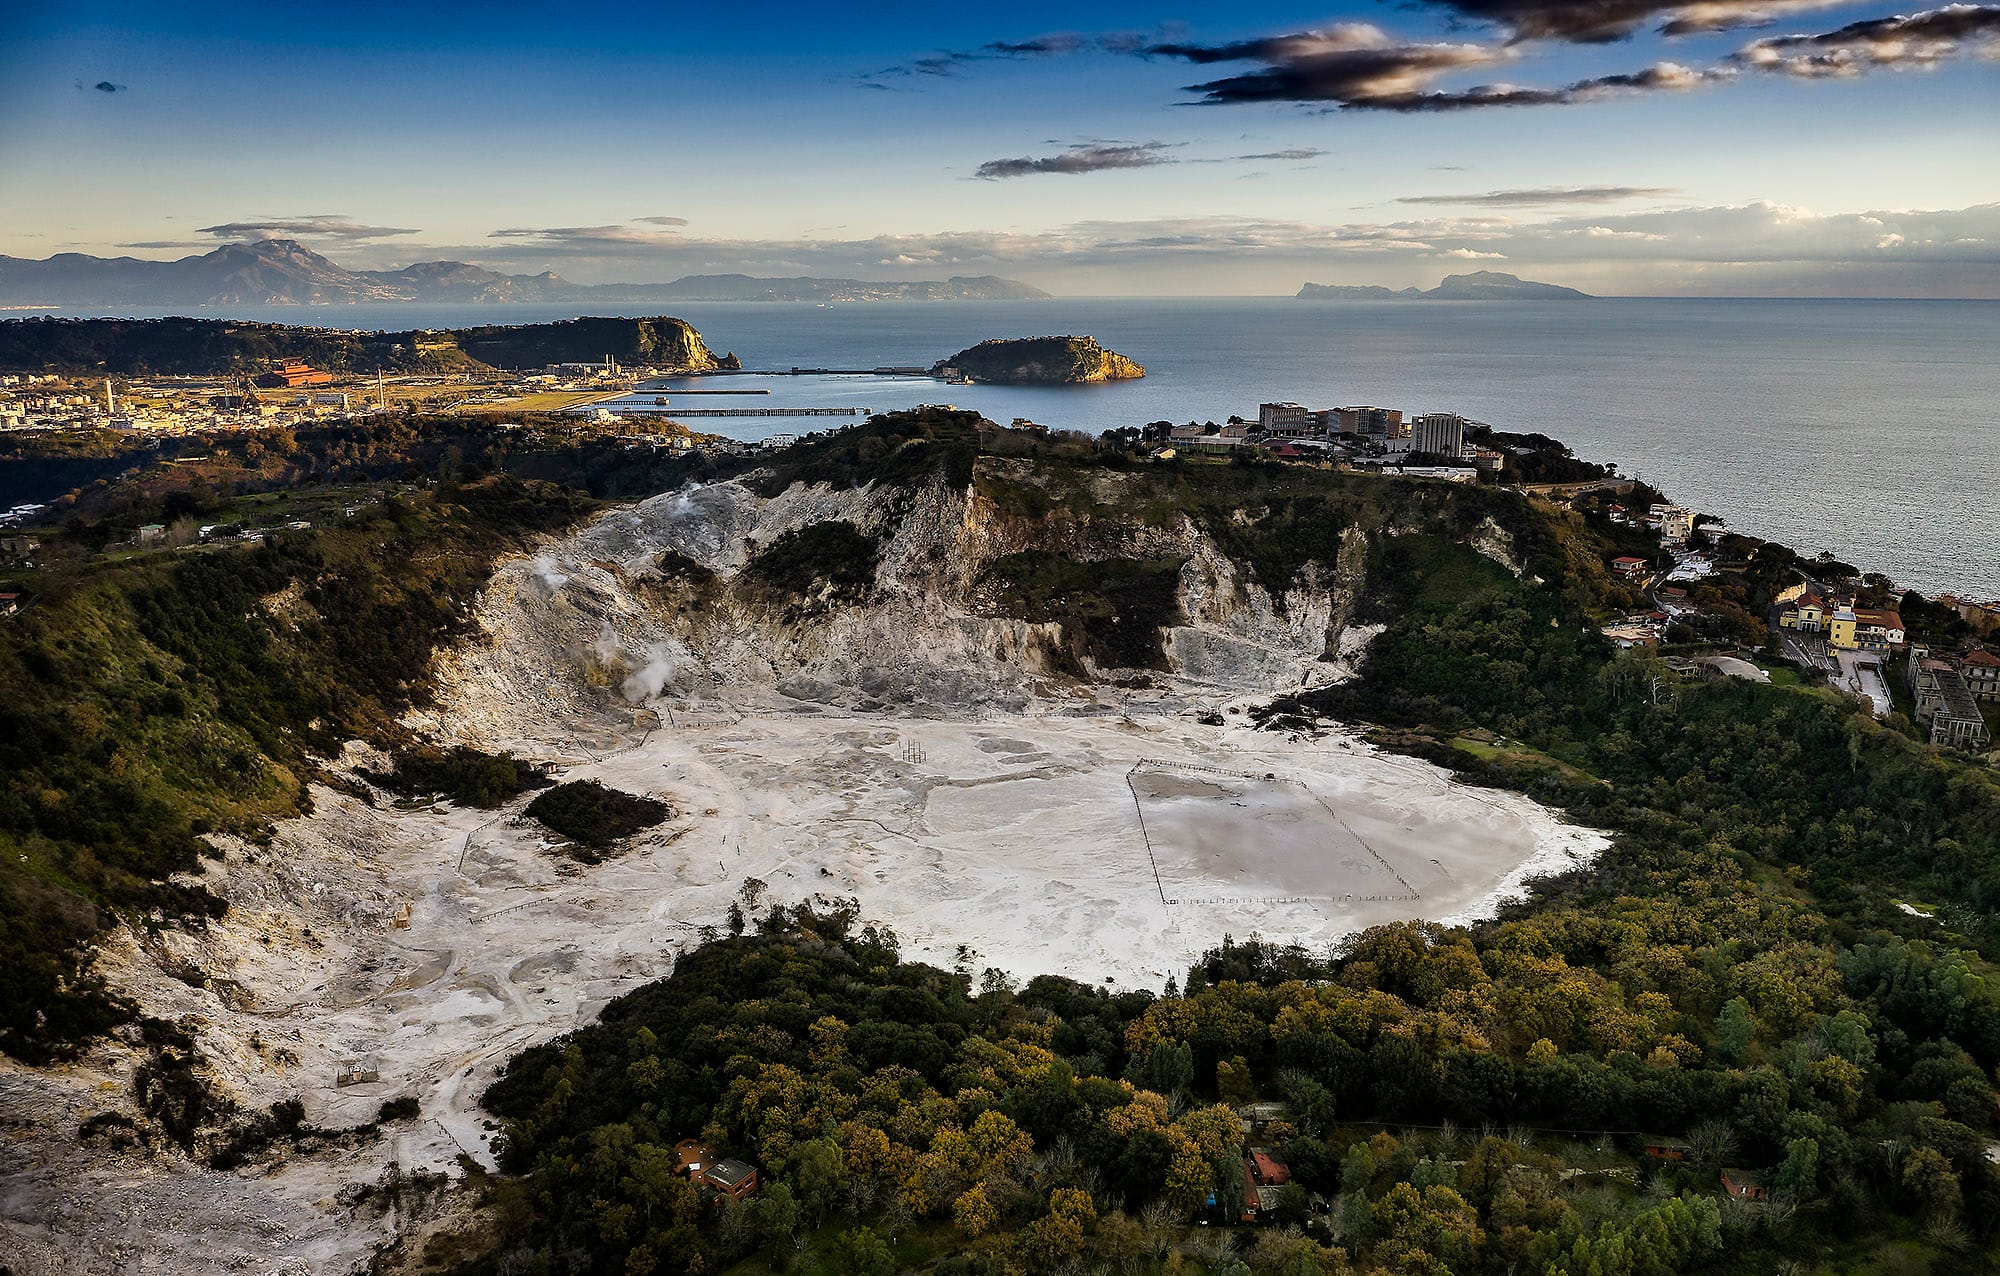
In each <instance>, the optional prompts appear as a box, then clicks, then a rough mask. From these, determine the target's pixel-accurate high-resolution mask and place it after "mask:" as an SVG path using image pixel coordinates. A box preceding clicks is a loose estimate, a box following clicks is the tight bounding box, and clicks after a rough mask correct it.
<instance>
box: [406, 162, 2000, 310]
mask: <svg viewBox="0 0 2000 1276" xmlns="http://www.w3.org/2000/svg"><path fill="white" fill-rule="evenodd" d="M1575 189H1578V190H1582V191H1585V192H1586V193H1587V194H1586V196H1585V199H1586V201H1587V200H1588V199H1590V198H1593V197H1594V194H1592V193H1593V192H1595V191H1598V190H1602V191H1605V192H1615V191H1633V192H1649V191H1651V190H1653V189H1654V188H1646V187H1605V188H1575ZM1491 194H1494V195H1498V196H1502V197H1503V198H1502V199H1500V200H1497V201H1494V202H1491V203H1485V204H1481V203H1473V204H1471V205H1470V207H1469V209H1468V211H1467V212H1466V213H1464V214H1462V215H1453V214H1448V213H1446V214H1440V215H1437V216H1417V217H1412V218H1407V219H1385V220H1378V221H1347V222H1327V223H1316V222H1299V221H1286V220H1279V219H1269V218H1258V217H1196V218H1154V219H1142V220H1129V221H1081V222H1074V223H1070V224H1068V225H1063V226H1057V227H1053V228H1049V229H1046V230H1039V231H997V230H955V231H942V232H938V233H932V234H908V235H878V236H870V237H861V238H811V237H806V238H795V239H729V238H709V237H696V236H687V235H680V234H675V233H671V232H662V231H653V230H644V229H641V228H637V227H608V228H607V227H550V228H539V229H529V228H511V229H508V230H504V231H496V232H494V234H493V235H492V237H490V238H489V239H488V240H487V241H486V242H485V243H483V244H475V245H453V246H437V247H435V248H430V249H426V251H428V252H435V253H437V254H438V255H444V256H455V257H463V258H466V259H470V260H478V261H481V262H482V263H483V264H487V265H492V266H496V267H497V266H502V265H504V266H505V267H506V268H509V269H541V268H544V267H546V266H549V265H551V264H554V263H558V262H559V263H561V265H562V268H563V269H562V273H563V274H565V275H566V276H568V277H570V278H577V279H585V280H588V279H599V280H604V281H634V280H646V279H670V278H674V277H676V276H678V275H682V274H698V273H710V272H720V271H742V272H744V273H749V274H786V275H790V274H815V275H839V276H861V277H875V278H883V277H896V278H916V277H931V278H935V277H939V276H941V275H946V274H985V273H1003V274H1010V275H1017V276H1019V277H1022V278H1025V279H1027V280H1028V281H1029V282H1034V283H1039V284H1041V285H1042V286H1044V287H1048V288H1050V289H1051V290H1052V291H1059V292H1060V291H1083V290H1085V289H1086V288H1089V287H1094V288H1098V289H1100V290H1109V291H1118V290H1120V289H1121V288H1122V289H1124V290H1129V289H1130V288H1131V287H1132V285H1133V283H1134V282H1138V281H1144V282H1145V283H1148V284H1155V283H1156V282H1157V281H1171V282H1172V284H1173V286H1174V287H1175V288H1176V289H1177V290H1179V291H1201V290H1204V289H1206V290H1209V291H1264V292H1273V291H1290V290H1291V288H1295V287H1296V286H1297V281H1298V279H1302V278H1306V277H1311V276H1312V274H1313V272H1318V273H1319V274H1320V275H1325V274H1328V273H1332V272H1336V271H1340V270H1343V269H1345V270H1348V271H1350V272H1352V271H1361V272H1365V273H1369V274H1371V275H1372V276H1373V277H1374V278H1377V279H1380V280H1382V281H1385V282H1397V281H1401V282H1411V281H1414V280H1416V279H1418V278H1422V277H1425V276H1426V275H1427V274H1432V273H1435V268H1434V267H1432V268H1430V269H1429V270H1426V269H1425V263H1446V262H1454V261H1472V260H1500V259H1503V258H1504V259H1505V260H1507V261H1508V262H1509V263H1510V264H1509V266H1508V267H1507V268H1508V269H1510V270H1515V271H1517V272H1521V273H1532V272H1534V271H1536V270H1542V269H1546V270H1548V271H1549V272H1550V273H1551V274H1552V275H1553V276H1554V277H1555V278H1556V279H1557V281H1559V282H1577V281H1578V280H1579V279H1581V280H1583V281H1584V282H1595V283H1597V284H1599V285H1600V287H1601V288H1602V290H1604V291H1614V292H1615V291H1629V290H1630V289H1631V286H1630V285H1626V284H1623V283H1621V280H1627V279H1643V280H1647V281H1650V282H1648V283H1645V284H1643V285H1639V286H1641V287H1645V288H1650V289H1653V290H1656V291H1677V290H1679V287H1680V283H1681V281H1684V280H1695V279H1700V278H1708V279H1714V278H1722V277H1729V278H1749V277H1750V276H1749V275H1745V273H1744V272H1746V271H1748V272H1752V273H1753V274H1754V278H1755V281H1756V283H1755V286H1754V287H1752V286H1749V285H1745V290H1746V291H1751V292H1757V291H1777V292H1786V291H1813V290H1815V289H1817V290H1819V291H1821V292H1822V293H1825V292H1826V290H1827V289H1829V288H1832V287H1833V286H1834V285H1833V284H1832V283H1830V282H1829V281H1834V280H1838V279H1842V278H1856V277H1861V276H1862V275H1865V277H1866V279H1867V280H1868V281H1869V282H1868V284H1867V286H1868V288H1870V289H1871V290H1872V291H1873V292H1874V293H1875V294H1876V295H1923V294H1925V293H1927V292H1942V293H1945V294H1948V295H2000V204H1985V205H1978V206H1974V207H1971V208H1963V209H1955V210H1876V211H1870V212H1848V213H1820V212H1815V211H1812V210H1808V209H1802V208H1797V207H1793V206H1790V205H1784V204H1776V203H1768V202H1759V203H1750V204H1741V205H1721V206H1712V207H1704V208H1676V209H1661V210H1655V211H1633V212H1616V211H1612V210H1611V209H1609V208H1592V207H1589V206H1588V203H1587V202H1586V203H1585V204H1583V205H1581V206H1579V207H1578V208H1577V209H1576V211H1571V212H1559V213H1558V214H1557V215H1555V216H1551V217H1545V218H1534V217H1528V218H1519V217H1515V216H1510V215H1508V210H1509V209H1510V208H1526V207H1528V206H1529V205H1527V204H1525V203H1520V202H1510V201H1512V200H1513V199H1514V197H1520V198H1521V199H1526V198H1553V197H1554V195H1555V194H1561V192H1555V193H1553V194H1552V193H1551V192H1505V191H1502V192H1491ZM1412 198H1414V199H1424V198H1428V197H1421V196H1419V197H1412ZM1476 198H1477V197H1476ZM1609 200H1610V197H1609V195H1608V194H1607V196H1606V202H1609ZM1339 263H1346V265H1345V266H1344V267H1343V266H1342V265H1340V264H1339ZM1857 272H1859V274H1857ZM1287 281H1290V282H1289V286H1287ZM1828 295H1839V294H1838V293H1837V292H1835V293H1831V294H1828Z"/></svg>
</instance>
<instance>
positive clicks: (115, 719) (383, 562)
mask: <svg viewBox="0 0 2000 1276" xmlns="http://www.w3.org/2000/svg"><path fill="white" fill-rule="evenodd" d="M589 508H590V502H589V500H588V498H586V497H583V496H582V495H580V494H578V493H575V492H573V491H570V490H567V489H562V488H556V487H552V486H549V485H545V484H535V483H523V482H520V481H519V480H515V479H512V478H509V477H494V478H487V479H482V480H479V481H476V482H469V483H465V484H463V485H447V486H444V487H441V488H440V489H438V490H437V491H436V492H435V493H431V494H416V493H413V494H410V495H407V496H402V497H395V496H391V497H389V498H387V499H383V500H380V501H378V502H376V503H374V504H371V505H368V506H366V507H365V508H363V509H361V510H359V511H358V512H357V515H356V516H355V517H354V518H353V519H352V520H350V521H343V522H342V523H340V524H337V525H333V526H328V527H323V528H319V529H315V530H309V531H305V532H287V531H273V532H271V533H270V534H268V535H267V536H266V538H265V540H264V542H263V543H262V544H261V545H256V546H230V547H224V548H218V549H214V550H210V551H203V552H191V553H176V552H174V551H171V550H167V551H158V552H153V553H147V554H139V555H136V556H132V557H129V558H123V559H121V560H109V561H107V560H99V559H84V560H81V561H80V562H74V563H65V564H64V565H61V566H59V567H58V568H57V569H56V570H55V571H53V572H44V573H42V574H41V575H40V577H39V578H38V580H37V588H38V591H39V592H38V593H37V595H36V596H35V597H34V599H33V605H32V606H30V607H29V608H27V609H26V610H25V611H24V612H22V614H21V615H19V616H17V617H15V618H13V619H12V620H11V621H9V622H8V624H7V628H6V630H5V633H4V635H3V636H0V962H4V964H5V966H6V968H7V969H8V970H9V972H10V975H9V978H7V979H6V980H4V981H0V1050H4V1051H5V1052H7V1053H8V1054H11V1055H14V1056H15V1057H17V1058H23V1059H29V1060H43V1059H48V1058H52V1057H55V1056H58V1055H61V1054H63V1053H65V1052H67V1051H69V1050H71V1049H73V1048H74V1047H75V1046H76V1045H77V1044H78V1043H79V1042H80V1041H81V1040H83V1039H85V1038H87V1037H88V1036H89V1035H90V1034H92V1033H95V1032H98V1031H101V1030H102V1029H104V1028H105V1027H107V1026H108V1025H109V1024H111V1023H113V1022H116V1021H117V1020H118V1019H119V1018H121V1017H122V1016H123V1014H124V1013H125V1008H124V1007H122V1006H121V1005H120V1004H119V1003H118V1001H117V999H116V998H115V997H113V996H112V995H110V994H109V993H108V992H107V991H106V990H104V989H103V988H102V987H101V986H99V985H98V984H97V983H96V982H94V981H93V979H92V978H91V977H90V976H89V975H88V973H87V957H86V954H87V946H86V945H87V942H88V940H89V937H90V936H91V935H92V933H93V932H95V931H96V930H98V929H99V928H100V927H103V926H107V925H110V924H112V923H113V922H114V921H115V920H116V919H117V918H119V917H120V916H123V917H126V918H129V919H132V920H135V921H136V920H138V919H140V918H142V917H144V916H146V915H149V914H150V915H154V916H157V917H160V918H162V919H164V920H168V921H186V922H190V923H192V924H199V923H200V921H201V919H202V918H204V917H214V916H220V915H221V912H222V910H223V909H224V907H225V904H224V901H222V900H220V899H218V898H216V897H214V896H212V895H210V894H209V893H208V892H207V891H206V890H205V889H203V888H202V887H201V886H200V885H199V884H197V883H196V882H194V881H193V880H192V879H191V878H190V877H189V876H188V875H190V874H196V875H198V874H199V871H200V864H201V859H202V857H203V856H205V855H213V854H216V853H217V852H215V851H214V850H213V849H212V848H211V847H210V846H209V845H208V843H206V842H205V841H204V840H203V835H205V834H210V833H229V834H235V835H238V836H243V837H249V838H253V839H255V838H260V837H261V836H263V832H264V830H265V829H267V828H268V826H269V824H270V823H271V821H273V820H276V819H281V818H284V817H287V816H291V815H295V814H298V813H300V812H301V811H304V810H307V809H309V807H310V799H309V796H308V793H307V790H306V787H305V786H306V781H307V780H308V779H309V778H311V777H312V776H313V775H314V773H315V768H316V765H317V762H316V760H317V759H319V758H323V757H328V756H331V755H333V754H334V753H337V752H338V751H339V750H340V748H341V746H342V745H343V744H344V743H345V742H346V741H348V740H350V739H355V738H361V739H368V740H374V741H377V742H379V743H382V744H385V745H387V744H396V743H399V742H401V741H402V739H403V737H404V734H405V733H404V732H403V730H402V728H401V727H400V726H398V724H397V722H396V718H397V717H398V715H399V714H400V713H402V712H403V711H404V710H405V709H407V708H408V707H410V706H411V705H417V704H422V703H424V702H425V701H426V700H427V699H428V697H429V695H430V687H429V668H430V657H431V653H432V652H433V651H434V650H435V649H436V648H437V647H438V646H439V645H440V644H443V643H445V642H449V641H452V640H453V639H455V638H457V637H459V636H461V635H462V634H464V633H465V623H466V622H465V613H464V611H463V607H464V605H465V603H466V602H468V601H469V600H470V598H471V597H472V595H473V593H474V592H475V591H476V590H477V589H478V588H479V587H480V586H481V585H482V584H484V583H485V581H486V579H487V576H488V573H489V571H490V569H491V566H492V564H493V562H494V560H495V558H496V557H497V556H499V555H500V554H502V553H505V552H508V551H509V550H514V549H519V548H522V547H524V546H525V544H526V542H527V538H529V537H531V536H533V535H534V534H535V533H537V532H540V531H548V530H554V529H556V528H559V527H563V526H566V525H568V524H569V523H570V522H572V521H574V520H575V519H576V518H577V517H579V516H580V515H581V514H582V513H584V512H585V511H586V510H587V509H589ZM90 534H91V532H90V528H89V527H81V528H79V529H78V530H77V532H76V535H77V536H79V537H83V538H86V539H87V538H89V536H90ZM54 557H58V558H60V557H61V555H60V553H58V554H56V555H54ZM509 770H510V771H511V770H512V765H511V764H509ZM461 779H462V777H461ZM461 779H454V780H451V781H449V782H450V783H451V784H452V785H453V787H456V785H457V784H458V783H460V782H461ZM432 782H436V783H438V787H440V788H442V787H445V780H444V778H443V777H439V779H438V780H436V781H432V780H426V782H425V786H427V785H428V784H429V783H432ZM420 787H424V786H420Z"/></svg>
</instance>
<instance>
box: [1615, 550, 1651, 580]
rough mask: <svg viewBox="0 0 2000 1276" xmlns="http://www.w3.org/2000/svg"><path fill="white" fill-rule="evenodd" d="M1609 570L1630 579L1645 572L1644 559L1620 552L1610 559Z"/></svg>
mask: <svg viewBox="0 0 2000 1276" xmlns="http://www.w3.org/2000/svg"><path fill="white" fill-rule="evenodd" d="M1611 570H1612V571H1614V572H1617V573H1618V574H1619V575H1620V576H1623V577H1625V578H1626V579H1627V580H1630V579H1631V578H1632V577H1634V576H1639V575H1643V574H1644V573H1645V570H1646V560H1645V559H1643V558H1634V557H1632V556H1631V555H1630V554H1621V555H1620V556H1618V557H1617V558H1614V559H1612V560H1611Z"/></svg>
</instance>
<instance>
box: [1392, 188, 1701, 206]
mask: <svg viewBox="0 0 2000 1276" xmlns="http://www.w3.org/2000/svg"><path fill="white" fill-rule="evenodd" d="M1674 193H1675V192H1674V191H1673V190H1672V189H1671V188H1669V187H1664V186H1541V187H1536V188H1535V189H1533V190H1510V191H1485V192H1482V193H1480V194H1477V195H1406V196H1404V197H1403V198H1401V199H1399V200H1397V201H1396V202H1397V203H1398V204H1483V205H1486V206H1487V207H1491V208H1549V207H1554V206H1557V205H1561V204H1616V203H1621V202H1623V201H1625V200H1628V199H1663V198H1665V197H1667V196H1669V195H1673V194H1674Z"/></svg>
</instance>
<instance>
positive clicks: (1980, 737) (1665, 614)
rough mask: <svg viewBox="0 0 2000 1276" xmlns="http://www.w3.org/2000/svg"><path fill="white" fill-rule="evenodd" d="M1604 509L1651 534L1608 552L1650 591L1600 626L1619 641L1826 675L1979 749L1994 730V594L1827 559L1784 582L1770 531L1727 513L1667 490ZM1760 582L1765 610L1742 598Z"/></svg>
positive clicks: (1997, 727)
mask: <svg viewBox="0 0 2000 1276" xmlns="http://www.w3.org/2000/svg"><path fill="white" fill-rule="evenodd" d="M1590 495H1593V496H1594V495H1596V494H1595V493H1592V494H1590ZM1584 496H1585V494H1584V493H1581V492H1579V493H1577V494H1575V496H1573V497H1572V498H1571V499H1572V500H1576V499H1579V498H1582V497H1584ZM1596 509H1597V512H1599V513H1600V514H1601V516H1602V517H1603V518H1604V519H1605V520H1606V522H1608V523H1611V524H1613V525H1615V526H1618V527H1620V528H1627V529H1632V530H1633V531H1635V532H1637V533H1639V534H1641V535H1643V536H1644V537H1645V538H1646V540H1647V541H1648V542H1657V548H1654V549H1652V550H1651V552H1644V553H1641V552H1633V553H1628V554H1620V555H1616V556H1614V557H1612V558H1610V559H1609V560H1608V561H1607V562H1606V564H1605V566H1606V568H1607V569H1608V571H1609V572H1610V574H1611V575H1612V576H1613V577H1614V578H1615V579H1618V580H1620V581H1623V582H1625V583H1626V584H1628V585H1629V586H1630V587H1631V588H1632V589H1633V590H1634V591H1635V593H1636V594H1638V595H1640V597H1641V598H1642V600H1643V605H1642V606H1640V607H1638V608H1635V609H1634V610H1633V611H1632V612H1630V613H1628V614H1627V615H1625V616H1623V617H1621V618H1619V619H1618V620H1617V621H1615V622H1614V623H1611V624H1608V625H1605V626H1604V627H1603V633H1604V636H1605V637H1607V638H1609V639H1611V640H1612V641H1613V642H1615V643H1617V644H1618V645H1619V646H1621V647H1646V648H1650V649H1654V650H1656V651H1659V652H1660V653H1661V654H1662V655H1663V656H1667V657H1668V658H1669V659H1670V660H1672V661H1673V662H1674V663H1676V664H1678V665H1682V666H1684V667H1686V668H1688V669H1690V670H1693V669H1700V670H1702V671H1705V672H1709V673H1713V674H1716V675H1717V676H1733V677H1748V678H1753V679H1755V680H1758V681H1770V680H1772V674H1773V671H1774V670H1783V671H1784V673H1785V676H1786V677H1788V678H1792V679H1796V678H1799V677H1801V676H1804V677H1806V678H1810V679H1814V680H1818V681H1822V682H1824V683H1825V685H1827V686H1829V687H1831V688H1833V689H1835V690H1837V691H1840V692H1842V693H1845V694H1848V695H1851V696H1854V697H1856V698H1859V699H1862V700H1865V701H1867V702H1868V704H1869V706H1870V708H1871V710H1872V711H1873V712H1874V714H1875V716H1877V717H1878V718H1887V717H1889V716H1890V715H1891V714H1895V713H1901V714H1902V715H1903V716H1904V717H1905V718H1907V719H1908V720H1909V721H1911V722H1913V723H1914V724H1915V725H1916V727H1917V729H1918V730H1919V732H1920V733H1921V734H1923V735H1924V737H1925V738H1926V739H1928V740H1929V741H1930V743H1932V744H1934V745H1937V746H1938V747H1940V748H1949V749H1958V750H1962V751H1965V752H1969V753H1983V752H1985V751H1987V750H1989V749H1991V748H1992V747H1993V744H1994V740H1995V738H1996V735H2000V655H1996V654H1995V653H1994V651H1993V650H1992V649H1991V647H1992V646H2000V601H1988V602H1976V601H1972V600H1969V599H1964V598H1960V597H1958V596H1957V595H1954V594H1942V595H1938V596H1936V597H1932V598H1926V597H1924V596H1922V595H1920V594H1917V593H1915V592H1909V591H1902V590H1899V589H1898V588H1897V587H1896V585H1895V583H1894V582H1892V581H1889V580H1888V579H1886V578H1884V577H1879V576H1872V575H1871V576H1864V577H1860V578H1858V579H1857V578H1856V577H1855V576H1854V575H1853V574H1852V569H1849V568H1846V567H1845V565H1844V564H1839V563H1833V562H1822V563H1816V564H1812V565H1811V567H1810V568H1807V567H1795V568H1793V569H1792V572H1791V574H1792V575H1793V576H1794V577H1797V579H1791V580H1789V581H1786V582H1784V583H1776V582H1770V581H1768V580H1760V579H1759V578H1760V577H1762V576H1764V573H1762V572H1760V571H1759V570H1758V564H1757V562H1756V559H1757V555H1758V552H1759V549H1760V548H1761V547H1762V545H1763V543H1762V542H1758V541H1755V540H1754V539H1752V538H1748V537H1742V536H1736V535H1732V534H1731V533H1730V532H1729V530H1728V527H1727V525H1726V524H1725V523H1724V522H1723V521H1722V520H1720V519H1717V518H1714V517H1711V516H1708V515H1701V514H1697V513H1695V512H1694V511H1692V510H1689V509H1687V508H1685V507H1682V506H1678V505H1673V504H1668V503H1664V502H1660V503H1654V504H1652V505H1650V506H1648V507H1647V508H1646V509H1645V511H1644V512H1643V513H1634V512H1633V511H1632V510H1629V509H1627V508H1626V507H1625V506H1624V505H1623V504H1619V503H1616V502H1606V503H1604V504H1602V505H1601V506H1597V507H1596ZM1814 570H1817V571H1819V572H1820V573H1821V574H1822V575H1824V577H1825V579H1819V578H1816V577H1814V576H1813V575H1811V574H1810V573H1811V572H1812V571H1814ZM1760 586H1768V587H1769V588H1770V595H1769V600H1768V605H1767V606H1766V608H1765V609H1764V614H1763V616H1762V617H1761V619H1759V618H1757V617H1754V616H1751V615H1748V614H1746V613H1745V611H1744V608H1743V607H1742V605H1741V604H1742V603H1744V602H1750V601H1755V598H1754V595H1755V594H1757V593H1758V592H1759V588H1760ZM1912 603H1914V604H1915V605H1917V606H1920V607H1921V608H1922V610H1923V612H1924V613H1925V622H1924V624H1925V629H1926V630H1930V631H1941V632H1940V634H1939V637H1940V638H1941V639H1942V641H1939V640H1937V639H1928V638H1927V635H1925V634H1913V633H1912V630H1911V626H1910V625H1908V624H1906V623H1905V620H1904V617H1903V614H1902V610H1901V609H1902V608H1904V607H1908V606H1910V605H1911V604H1912ZM1718 640H1720V641H1718ZM1983 644H1984V645H1983ZM1670 653H1671V654H1670ZM1982 706H1984V707H1982Z"/></svg>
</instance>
